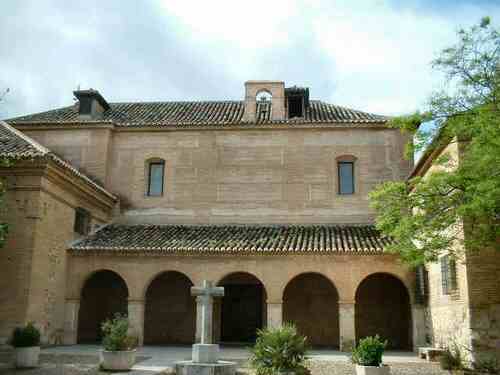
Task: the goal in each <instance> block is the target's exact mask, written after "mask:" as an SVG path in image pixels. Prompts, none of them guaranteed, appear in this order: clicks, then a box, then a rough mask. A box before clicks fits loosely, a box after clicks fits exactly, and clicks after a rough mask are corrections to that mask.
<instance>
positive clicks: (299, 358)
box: [250, 324, 307, 375]
mask: <svg viewBox="0 0 500 375" xmlns="http://www.w3.org/2000/svg"><path fill="white" fill-rule="evenodd" d="M250 352H251V357H250V365H251V366H252V367H253V368H254V369H255V372H256V374H257V375H277V374H282V375H285V374H286V375H299V374H305V373H307V369H306V368H305V366H304V362H305V359H306V352H307V339H306V338H305V337H304V336H302V335H300V334H298V333H297V329H296V328H295V326H294V325H292V324H284V325H283V326H282V327H280V328H269V329H263V330H259V331H257V340H256V342H255V345H254V347H253V348H251V349H250Z"/></svg>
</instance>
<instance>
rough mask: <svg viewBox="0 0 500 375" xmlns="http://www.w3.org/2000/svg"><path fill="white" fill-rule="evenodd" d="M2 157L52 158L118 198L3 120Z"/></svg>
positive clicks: (94, 186)
mask: <svg viewBox="0 0 500 375" xmlns="http://www.w3.org/2000/svg"><path fill="white" fill-rule="evenodd" d="M0 157H2V158H6V159H10V160H22V159H38V158H46V159H50V160H52V161H54V162H55V163H56V164H58V165H59V166H61V167H62V168H64V169H65V170H67V171H69V172H70V173H71V174H73V175H74V176H76V177H77V178H80V179H81V180H83V181H84V182H85V183H86V184H88V185H90V186H91V187H92V188H94V189H95V190H98V191H100V192H102V193H104V194H106V195H107V196H109V197H111V198H113V199H114V200H116V199H117V198H116V197H115V196H114V195H113V194H111V193H110V192H108V191H107V190H106V189H104V188H103V187H102V186H100V185H99V184H98V183H96V182H95V181H93V180H91V179H90V178H89V177H87V176H86V175H85V174H83V173H82V172H80V171H79V170H78V169H76V168H75V167H73V166H72V165H71V164H70V163H69V162H67V161H66V160H64V159H62V158H61V157H59V156H57V155H56V154H54V153H53V152H51V151H50V150H49V149H47V148H45V147H44V146H42V145H41V144H39V143H38V142H36V141H35V140H33V139H31V138H29V137H28V136H26V135H25V134H23V133H22V132H20V131H18V130H16V129H14V128H13V127H12V126H10V125H8V124H7V123H5V122H3V121H0Z"/></svg>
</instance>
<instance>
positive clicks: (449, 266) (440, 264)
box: [410, 141, 500, 359]
mask: <svg viewBox="0 0 500 375" xmlns="http://www.w3.org/2000/svg"><path fill="white" fill-rule="evenodd" d="M444 154H446V155H447V156H448V157H449V158H450V160H451V161H452V162H451V163H448V164H447V165H443V164H437V163H434V161H435V160H437V159H438V158H439V157H440V156H442V155H444ZM463 158H464V154H463V143H460V142H456V141H454V142H450V143H449V144H447V145H444V146H441V147H436V148H429V151H428V152H426V153H424V155H423V157H422V158H420V159H419V161H418V163H417V165H416V166H415V168H414V169H413V171H412V173H411V174H410V178H413V177H416V176H420V177H422V178H426V177H428V176H429V175H430V174H432V173H433V172H434V171H436V170H440V169H443V168H449V167H450V165H451V166H453V165H459V163H460V162H461V161H462V160H463ZM459 233H461V235H462V236H467V235H468V232H467V230H464V226H463V224H461V227H460V228H459ZM455 253H456V255H457V257H456V258H454V257H450V255H449V254H447V253H443V254H441V255H440V257H439V260H438V261H437V262H435V263H428V264H426V265H425V266H424V267H422V268H420V269H418V270H417V273H418V275H419V277H417V280H418V283H417V284H418V287H417V296H419V297H418V299H419V300H421V301H422V302H423V303H424V305H425V312H426V319H425V332H426V335H427V341H429V342H431V343H433V344H434V345H435V346H437V347H442V348H447V347H450V346H454V345H457V346H458V347H459V348H460V349H461V350H462V351H463V353H464V355H466V356H469V354H474V355H479V356H483V357H484V358H491V357H497V358H498V359H500V253H499V252H498V251H496V250H495V249H481V250H480V251H471V250H470V249H467V248H464V246H463V245H461V244H457V249H456V251H455Z"/></svg>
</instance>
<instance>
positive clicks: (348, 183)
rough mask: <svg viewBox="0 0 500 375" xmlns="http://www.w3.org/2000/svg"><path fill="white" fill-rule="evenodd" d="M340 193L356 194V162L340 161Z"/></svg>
mask: <svg viewBox="0 0 500 375" xmlns="http://www.w3.org/2000/svg"><path fill="white" fill-rule="evenodd" d="M338 172H339V194H354V163H353V162H351V161H339V163H338Z"/></svg>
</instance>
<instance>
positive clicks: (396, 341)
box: [356, 273, 412, 350]
mask: <svg viewBox="0 0 500 375" xmlns="http://www.w3.org/2000/svg"><path fill="white" fill-rule="evenodd" d="M377 334H378V335H379V336H380V337H381V338H382V339H384V340H388V346H387V347H388V348H389V349H399V350H410V349H411V348H412V343H411V337H412V335H411V309H410V298H409V296H408V291H407V290H406V287H405V285H404V284H403V283H402V282H401V281H400V280H399V279H398V278H396V277H394V276H392V275H389V274H385V273H376V274H373V275H370V276H368V277H367V278H366V279H364V280H363V282H362V283H361V284H360V285H359V287H358V290H357V291H356V340H357V341H358V340H359V339H361V338H363V337H366V336H374V335H377Z"/></svg>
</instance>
